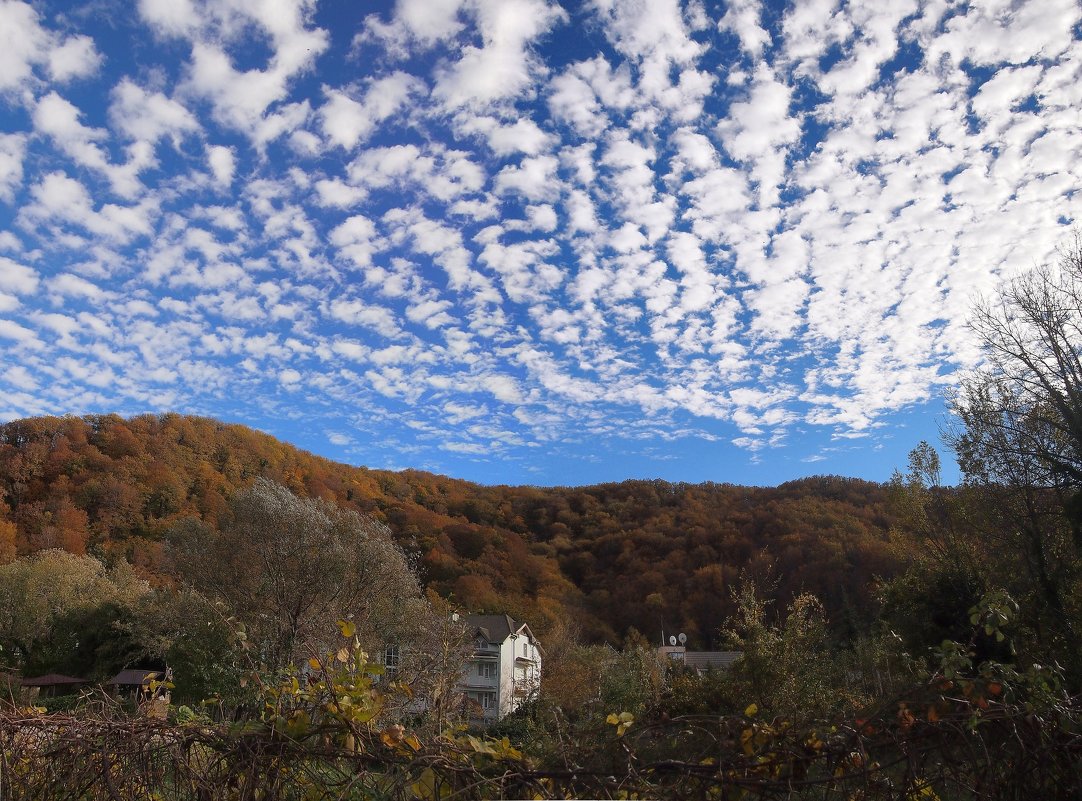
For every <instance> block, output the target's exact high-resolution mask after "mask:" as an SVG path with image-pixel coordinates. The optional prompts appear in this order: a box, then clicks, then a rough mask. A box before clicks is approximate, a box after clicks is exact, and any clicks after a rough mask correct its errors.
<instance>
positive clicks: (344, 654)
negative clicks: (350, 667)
mask: <svg viewBox="0 0 1082 801" xmlns="http://www.w3.org/2000/svg"><path fill="white" fill-rule="evenodd" d="M335 657H336V658H337V659H338V661H339V662H348V661H349V651H348V650H347V649H345V648H339V649H338V653H337V654H335Z"/></svg>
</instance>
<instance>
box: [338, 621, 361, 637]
mask: <svg viewBox="0 0 1082 801" xmlns="http://www.w3.org/2000/svg"><path fill="white" fill-rule="evenodd" d="M338 630H339V631H340V632H342V636H343V637H352V636H353V635H354V634H355V633H356V632H357V627H356V626H354V625H353V621H352V620H339V621H338Z"/></svg>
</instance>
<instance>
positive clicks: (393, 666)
mask: <svg viewBox="0 0 1082 801" xmlns="http://www.w3.org/2000/svg"><path fill="white" fill-rule="evenodd" d="M398 656H399V655H398V646H397V645H388V646H387V647H385V648H384V649H383V666H384V667H385V668H386V669H387V674H388V675H390V674H392V673H397V672H398Z"/></svg>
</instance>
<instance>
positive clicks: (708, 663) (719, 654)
mask: <svg viewBox="0 0 1082 801" xmlns="http://www.w3.org/2000/svg"><path fill="white" fill-rule="evenodd" d="M743 655H744V652H743V651H688V652H686V653H685V654H684V664H685V665H687V666H688V667H690V668H695V669H696V670H706V669H707V668H727V667H729V665H731V664H732V663H733V662H735V661H736V660H738V659H739V658H740V657H742V656H743Z"/></svg>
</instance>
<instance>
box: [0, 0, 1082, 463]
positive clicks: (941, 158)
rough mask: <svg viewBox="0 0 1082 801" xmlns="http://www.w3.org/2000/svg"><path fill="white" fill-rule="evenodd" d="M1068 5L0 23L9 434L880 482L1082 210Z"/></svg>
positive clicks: (1064, 1)
mask: <svg viewBox="0 0 1082 801" xmlns="http://www.w3.org/2000/svg"><path fill="white" fill-rule="evenodd" d="M1080 20H1082V13H1080V9H1079V5H1078V4H1077V3H1076V2H1070V1H1069V0H1041V2H1035V1H1034V2H1015V3H1009V2H995V1H994V0H990V1H989V2H981V3H951V2H945V1H944V0H923V1H921V0H911V1H905V0H892V2H889V3H882V2H867V3H857V2H844V1H842V2H839V1H838V0H806V2H799V3H795V4H791V5H782V4H775V3H761V2H759V1H758V0H733V2H729V3H705V4H704V3H701V2H697V1H696V2H688V3H683V4H681V3H677V2H674V1H672V0H626V1H624V2H617V1H616V0H595V2H584V3H570V2H567V3H557V2H547V0H400V1H399V2H397V3H387V4H381V5H374V4H365V3H345V2H335V3H327V4H316V3H314V2H305V0H263V2H256V1H254V0H253V1H251V2H248V1H243V2H242V0H141V2H139V3H137V4H132V3H126V2H123V3H122V2H110V1H109V0H102V1H99V2H88V3H85V4H83V5H81V6H79V5H76V6H74V7H73V6H72V4H70V3H45V2H42V3H29V4H28V3H24V2H11V1H10V0H0V119H2V121H3V124H2V126H0V418H2V419H13V418H18V417H25V416H31V415H38V414H65V413H75V414H82V413H89V412H112V411H115V412H119V413H122V414H132V413H140V412H147V411H150V412H159V411H179V412H186V413H195V414H204V415H210V416H214V417H219V418H222V419H225V420H229V421H233V422H241V423H246V424H248V425H252V426H254V427H257V428H260V429H262V430H265V431H267V432H269V433H272V434H274V435H276V436H280V437H282V438H284V439H286V440H288V441H290V442H293V443H295V444H298V445H300V446H301V447H304V448H306V449H309V450H312V451H314V452H317V453H320V454H322V455H325V456H328V457H331V458H334V459H339V460H343V461H348V462H351V463H355V464H364V465H368V466H372V467H388V468H403V467H416V468H421V469H427V470H432V471H436V472H441V473H446V474H450V475H454V476H458V477H463V478H469V479H473V480H478V481H483V482H486V483H504V482H507V483H533V484H579V483H587V482H595V481H602V480H619V479H623V478H630V477H663V478H668V479H672V480H686V481H704V480H712V481H729V482H735V483H748V484H774V483H778V482H781V481H785V480H788V479H791V478H796V477H799V476H802V475H809V474H816V473H840V474H845V475H855V476H863V477H867V478H872V479H877V480H881V479H885V478H887V477H888V476H889V474H890V472H891V470H892V469H893V468H895V467H897V466H901V465H904V461H905V454H906V452H907V451H908V450H909V449H910V448H911V447H912V446H913V445H915V444H916V442H917V441H919V440H920V439H931V440H935V439H936V437H937V427H938V425H939V423H940V422H941V421H942V418H943V414H944V406H943V401H942V397H943V393H944V392H945V391H946V390H947V389H948V388H949V387H950V386H951V385H952V384H953V382H954V381H955V380H956V376H957V373H958V371H960V370H964V369H967V368H969V367H972V366H973V365H975V364H977V363H978V362H979V356H980V354H979V350H978V348H977V347H976V343H974V342H973V340H972V338H971V336H970V335H969V333H968V331H967V329H966V327H965V319H966V315H967V313H968V310H969V309H970V308H971V306H972V303H973V301H974V299H975V297H977V296H978V295H979V294H981V293H988V292H990V291H993V290H994V288H995V286H996V284H997V282H998V281H1000V280H1002V279H1003V278H1004V277H1006V276H1009V275H1011V274H1013V273H1014V272H1016V271H1018V270H1021V269H1025V268H1027V267H1029V266H1032V265H1033V264H1035V263H1040V262H1045V261H1049V260H1051V259H1053V258H1054V252H1055V248H1056V247H1057V245H1059V244H1060V243H1062V242H1063V241H1064V240H1065V238H1066V236H1067V235H1068V233H1069V232H1070V230H1071V227H1072V225H1073V224H1074V220H1075V218H1076V216H1077V213H1078V205H1079V200H1078V198H1077V197H1076V193H1075V187H1077V186H1078V185H1079V171H1080V170H1082V153H1080V150H1082V129H1080V125H1079V112H1078V109H1079V108H1082V75H1080V74H1079V73H1080V71H1082V67H1080V65H1082V43H1080V41H1079V23H1080Z"/></svg>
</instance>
